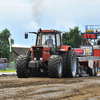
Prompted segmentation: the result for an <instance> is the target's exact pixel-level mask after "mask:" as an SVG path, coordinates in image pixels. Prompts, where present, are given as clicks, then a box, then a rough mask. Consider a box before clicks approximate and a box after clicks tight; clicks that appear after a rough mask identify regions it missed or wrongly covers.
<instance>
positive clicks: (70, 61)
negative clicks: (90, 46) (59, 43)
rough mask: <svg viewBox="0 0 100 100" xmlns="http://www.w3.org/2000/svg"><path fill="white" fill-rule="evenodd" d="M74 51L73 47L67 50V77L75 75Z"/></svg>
mask: <svg viewBox="0 0 100 100" xmlns="http://www.w3.org/2000/svg"><path fill="white" fill-rule="evenodd" d="M76 62H77V61H76V53H75V50H74V49H71V50H69V51H68V54H67V70H66V72H67V77H76V73H77V71H76V69H77V63H76Z"/></svg>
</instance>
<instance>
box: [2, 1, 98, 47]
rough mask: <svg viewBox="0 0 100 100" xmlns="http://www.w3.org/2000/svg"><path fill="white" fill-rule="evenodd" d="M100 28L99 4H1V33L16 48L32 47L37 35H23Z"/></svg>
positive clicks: (80, 2) (50, 2)
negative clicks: (5, 30)
mask: <svg viewBox="0 0 100 100" xmlns="http://www.w3.org/2000/svg"><path fill="white" fill-rule="evenodd" d="M85 25H100V0H0V31H2V30H3V29H5V28H7V29H8V30H9V31H10V32H11V35H12V38H13V39H14V46H24V47H25V46H31V44H32V43H31V38H32V37H33V40H34V42H33V44H34V43H35V35H30V36H29V38H28V39H25V38H24V32H29V31H34V32H37V31H38V29H39V28H41V29H57V30H60V31H69V28H74V27H75V26H78V27H79V29H80V30H81V31H82V32H84V31H85Z"/></svg>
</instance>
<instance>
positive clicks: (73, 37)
mask: <svg viewBox="0 0 100 100" xmlns="http://www.w3.org/2000/svg"><path fill="white" fill-rule="evenodd" d="M80 32H81V31H80V30H79V28H78V27H77V26H75V27H74V29H71V28H70V31H69V32H66V33H65V34H66V38H63V39H62V41H63V44H64V45H70V46H71V47H72V48H79V46H80V45H81V43H82V36H81V34H80Z"/></svg>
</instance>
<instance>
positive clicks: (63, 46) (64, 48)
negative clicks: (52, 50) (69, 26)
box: [60, 45, 71, 52]
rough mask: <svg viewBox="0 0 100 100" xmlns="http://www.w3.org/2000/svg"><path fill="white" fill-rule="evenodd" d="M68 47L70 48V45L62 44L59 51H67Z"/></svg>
mask: <svg viewBox="0 0 100 100" xmlns="http://www.w3.org/2000/svg"><path fill="white" fill-rule="evenodd" d="M69 49H71V46H68V45H62V46H61V48H60V52H66V51H68V50H69Z"/></svg>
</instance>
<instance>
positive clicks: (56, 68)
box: [48, 55, 63, 78]
mask: <svg viewBox="0 0 100 100" xmlns="http://www.w3.org/2000/svg"><path fill="white" fill-rule="evenodd" d="M62 73H63V63H62V57H61V56H59V55H52V56H51V57H50V58H49V61H48V75H49V77H57V78H61V77H62Z"/></svg>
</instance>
